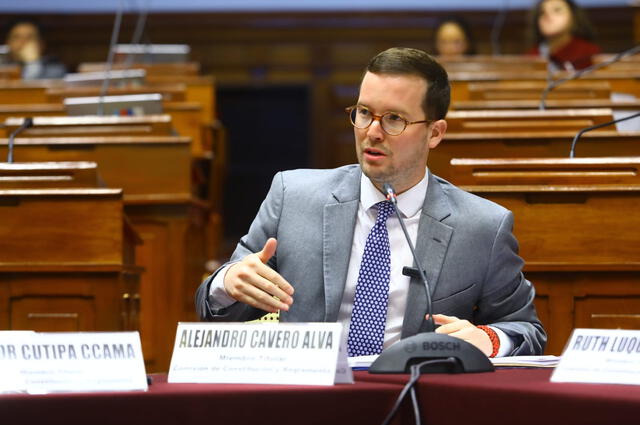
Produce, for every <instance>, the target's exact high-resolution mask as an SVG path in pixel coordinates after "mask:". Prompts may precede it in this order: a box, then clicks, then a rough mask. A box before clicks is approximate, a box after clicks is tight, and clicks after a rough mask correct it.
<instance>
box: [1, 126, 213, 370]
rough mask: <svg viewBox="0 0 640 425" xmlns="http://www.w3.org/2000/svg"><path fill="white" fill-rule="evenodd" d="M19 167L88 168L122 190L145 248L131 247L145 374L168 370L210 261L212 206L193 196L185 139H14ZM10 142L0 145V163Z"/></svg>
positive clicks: (186, 141)
mask: <svg viewBox="0 0 640 425" xmlns="http://www.w3.org/2000/svg"><path fill="white" fill-rule="evenodd" d="M15 142H16V144H15V150H14V156H15V159H16V161H23V162H29V161H34V160H43V161H92V162H95V163H97V164H98V170H99V173H100V176H101V178H102V180H103V181H104V184H106V185H107V186H108V187H122V188H123V190H124V192H123V195H121V196H123V201H124V211H125V212H126V214H127V217H128V218H129V219H130V220H131V223H132V224H133V227H134V228H135V230H136V232H137V233H138V234H139V236H140V238H141V240H142V241H143V243H142V244H141V245H139V246H137V247H136V258H137V264H139V265H140V266H141V267H143V268H144V272H143V273H142V275H141V279H140V294H141V300H140V301H141V309H142V310H141V316H140V329H141V336H142V344H143V350H144V353H145V360H146V362H147V366H148V368H149V369H150V370H156V371H160V370H166V369H167V368H168V365H169V360H170V356H171V347H172V346H173V339H174V337H175V324H176V323H177V322H178V321H181V320H182V321H185V320H196V317H195V312H194V309H193V294H194V293H195V290H196V288H197V286H198V284H199V282H200V281H201V277H202V275H203V273H204V270H205V269H204V265H205V262H206V260H207V258H206V253H207V251H208V248H207V244H208V243H209V241H208V240H207V239H206V238H207V225H208V213H209V206H208V205H207V204H206V203H204V202H202V201H199V200H198V199H196V198H194V197H193V195H192V193H191V155H190V147H189V146H190V140H189V139H188V138H185V137H176V136H173V137H171V136H164V137H159V136H157V137H66V138H65V137H58V138H54V137H51V138H18V139H16V141H15ZM6 145H7V140H6V139H5V140H0V157H2V155H6Z"/></svg>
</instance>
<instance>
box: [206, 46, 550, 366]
mask: <svg viewBox="0 0 640 425" xmlns="http://www.w3.org/2000/svg"><path fill="white" fill-rule="evenodd" d="M449 93H450V87H449V82H448V77H447V74H446V71H445V70H444V69H443V68H442V67H441V66H440V65H439V64H438V63H437V62H436V61H435V60H434V59H433V58H432V57H431V56H429V55H427V54H426V53H424V52H422V51H420V50H416V49H408V48H393V49H389V50H386V51H384V52H382V53H380V54H378V55H377V56H376V57H374V58H373V59H372V60H371V62H370V63H369V65H368V67H367V70H366V72H365V74H364V76H363V79H362V82H361V85H360V95H359V98H358V103H357V104H356V105H355V106H353V107H350V108H347V112H348V113H349V117H350V119H351V123H352V124H353V126H354V134H355V141H356V152H357V156H358V162H359V165H348V166H344V167H341V168H337V169H333V170H293V171H285V172H281V173H278V174H277V175H276V176H275V178H274V179H273V183H272V185H271V189H270V190H269V193H268V194H267V197H266V199H265V200H264V202H263V203H262V206H261V207H260V210H259V211H258V215H257V216H256V218H255V220H254V221H253V223H252V225H251V227H250V229H249V232H248V233H247V235H245V236H244V237H243V238H242V239H241V240H240V242H239V243H238V246H237V248H236V250H235V252H234V253H233V256H232V257H231V260H230V262H229V263H227V264H225V265H224V266H223V267H221V268H220V269H219V270H217V271H216V272H215V273H213V275H212V276H210V277H209V278H208V279H206V280H205V281H204V282H203V283H202V285H201V286H200V288H199V289H198V291H197V294H196V308H197V311H198V313H199V315H200V317H201V318H202V319H203V320H218V321H241V320H251V319H255V318H257V317H259V316H261V315H263V314H265V312H275V311H278V310H280V320H281V321H290V322H323V321H326V322H335V321H338V322H341V323H343V324H344V325H345V331H346V332H348V333H349V344H350V345H351V338H352V336H354V335H355V332H356V331H355V330H354V329H353V327H354V321H355V320H356V319H355V317H356V313H355V311H356V307H355V305H357V304H358V303H359V301H358V297H359V295H357V294H358V292H359V291H360V292H362V291H363V289H362V287H364V286H366V284H362V283H361V280H362V279H364V278H363V277H362V276H363V275H364V274H365V273H363V267H364V263H365V257H367V255H368V254H367V249H368V248H367V246H368V244H369V240H368V237H367V235H368V234H369V233H370V231H372V227H374V223H376V216H377V214H378V210H379V209H380V208H381V205H382V204H380V202H381V201H384V200H385V195H384V191H383V184H384V183H389V184H391V185H392V186H393V187H394V188H395V190H396V192H397V193H398V194H399V195H398V209H399V214H402V216H403V217H404V220H405V222H406V223H407V228H408V233H409V235H410V238H411V239H412V240H413V243H414V244H415V246H416V251H417V255H418V258H419V259H420V261H421V264H422V265H423V267H425V269H426V276H427V280H428V282H429V286H430V293H431V298H432V299H433V313H437V314H434V316H433V318H434V319H435V322H436V324H438V325H440V326H439V327H438V328H437V330H436V332H439V333H444V334H449V335H452V336H454V337H458V338H461V339H464V340H466V341H468V342H470V343H471V344H473V345H475V346H476V347H478V348H479V349H480V350H482V351H483V352H484V353H485V354H486V355H488V356H496V355H498V356H502V355H517V354H520V355H525V354H541V353H542V352H543V350H544V345H545V342H546V334H545V332H544V330H543V328H542V325H541V324H540V322H539V320H538V318H537V315H536V312H535V308H534V306H533V300H534V289H533V287H532V285H531V283H530V282H529V281H527V280H526V279H525V278H524V276H523V275H522V271H521V269H522V266H523V261H522V259H521V258H520V257H519V256H518V254H517V251H518V244H517V241H516V240H515V238H514V236H513V235H512V232H511V229H512V226H513V216H512V214H511V212H510V211H508V210H506V209H504V208H502V207H501V206H499V205H496V204H494V203H492V202H490V201H487V200H485V199H482V198H479V197H476V196H474V195H471V194H469V193H467V192H464V191H462V190H460V189H458V188H456V187H455V186H453V185H451V184H450V183H448V182H446V181H445V180H442V179H440V178H438V177H436V176H434V175H433V174H431V173H430V172H429V170H428V169H427V167H426V165H427V157H428V154H429V150H430V149H433V148H435V147H436V146H437V145H438V144H439V143H440V141H441V140H442V139H443V137H444V134H445V132H446V129H447V123H446V121H445V120H444V117H445V115H446V112H447V109H448V106H449ZM385 220H387V221H386V228H387V229H388V245H387V248H388V251H389V252H390V259H389V260H388V265H387V267H388V270H389V272H388V276H389V277H388V278H387V281H386V283H385V285H387V286H385V288H388V289H385V290H384V292H385V294H384V295H385V298H386V300H385V303H386V304H382V303H376V304H382V305H383V310H384V311H383V325H382V331H383V333H384V335H380V344H381V346H379V348H378V349H376V350H374V353H375V351H377V352H379V351H380V349H382V344H383V346H384V347H388V346H389V345H391V344H393V343H394V342H396V341H398V340H399V339H401V338H405V337H407V336H411V335H414V334H416V333H419V332H424V331H426V330H428V323H429V322H428V320H427V312H428V311H427V296H426V290H425V287H424V285H423V283H422V281H421V280H420V279H419V278H418V277H417V276H413V277H409V276H405V275H403V273H402V268H403V266H411V265H413V266H414V267H415V265H414V262H413V259H412V256H411V252H410V250H409V248H408V244H407V243H406V241H405V239H404V236H403V233H402V231H401V228H400V225H399V222H398V218H397V217H395V216H394V217H391V218H389V219H385ZM386 233H387V232H386V231H385V234H386ZM365 241H366V242H365ZM361 263H362V264H361ZM376 278H377V276H376ZM354 300H355V301H354ZM367 308H369V307H367ZM368 311H369V310H366V312H367V313H365V316H366V315H367V314H368ZM352 314H353V315H352ZM376 314H377V313H376ZM358 320H359V319H358ZM358 326H360V325H358ZM347 329H348V331H347ZM382 331H381V332H382ZM358 332H359V331H358ZM352 333H353V334H352ZM350 348H351V347H350Z"/></svg>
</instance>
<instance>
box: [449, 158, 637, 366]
mask: <svg viewBox="0 0 640 425" xmlns="http://www.w3.org/2000/svg"><path fill="white" fill-rule="evenodd" d="M451 162H452V169H453V173H454V176H455V180H456V181H457V182H459V183H460V184H461V187H462V188H463V189H465V190H468V191H469V192H472V193H475V194H477V195H479V196H482V197H485V198H487V199H490V200H492V201H494V202H496V203H498V204H500V205H503V206H504V207H506V208H508V209H510V210H511V211H513V213H514V217H515V224H514V233H515V235H516V237H517V238H518V241H519V243H520V255H521V256H522V258H524V260H525V261H526V266H525V274H526V276H527V277H528V278H529V279H530V280H531V281H532V282H533V283H534V284H535V287H536V292H537V298H536V307H537V309H538V314H539V316H540V319H541V320H542V322H543V324H544V326H545V329H547V331H548V333H549V342H548V346H547V352H548V353H552V354H559V353H560V352H561V351H562V348H563V346H564V344H565V342H566V341H567V340H568V338H569V334H570V332H571V330H572V329H573V328H576V327H586V328H598V327H602V328H609V327H613V328H617V327H619V328H633V329H637V328H638V327H639V326H640V319H639V316H638V314H637V312H638V311H640V253H639V251H638V247H639V246H640V214H638V211H640V157H623V158H578V159H568V158H561V159H558V158H555V159H550V158H547V159H483V160H478V159H455V160H452V161H451Z"/></svg>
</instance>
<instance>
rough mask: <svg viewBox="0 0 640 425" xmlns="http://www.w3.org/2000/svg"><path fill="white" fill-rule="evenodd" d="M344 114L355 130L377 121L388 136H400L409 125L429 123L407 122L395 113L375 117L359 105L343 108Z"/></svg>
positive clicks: (424, 121) (425, 121)
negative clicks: (347, 116)
mask: <svg viewBox="0 0 640 425" xmlns="http://www.w3.org/2000/svg"><path fill="white" fill-rule="evenodd" d="M345 112H346V113H347V114H348V115H349V119H350V121H351V124H352V125H353V126H354V127H355V128H359V129H366V128H369V126H370V125H371V124H372V123H373V121H374V120H378V121H379V122H380V127H381V128H382V131H384V132H385V133H387V134H388V135H390V136H399V135H401V134H402V132H404V130H405V129H406V128H407V126H409V125H412V124H421V123H428V122H429V120H421V121H409V120H407V119H406V118H404V117H403V116H402V115H398V114H396V113H395V112H385V113H384V114H382V115H377V114H374V113H373V112H371V111H370V110H369V109H367V108H365V107H364V106H359V105H353V106H349V107H348V108H345Z"/></svg>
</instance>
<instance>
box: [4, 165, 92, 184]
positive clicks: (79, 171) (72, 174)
mask: <svg viewBox="0 0 640 425" xmlns="http://www.w3.org/2000/svg"><path fill="white" fill-rule="evenodd" d="M97 167H98V166H97V164H96V163H95V162H15V163H12V164H8V163H6V162H2V163H0V189H50V188H60V187H65V188H69V187H84V188H88V187H100V186H103V184H102V182H101V181H100V178H99V177H98V168H97Z"/></svg>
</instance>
